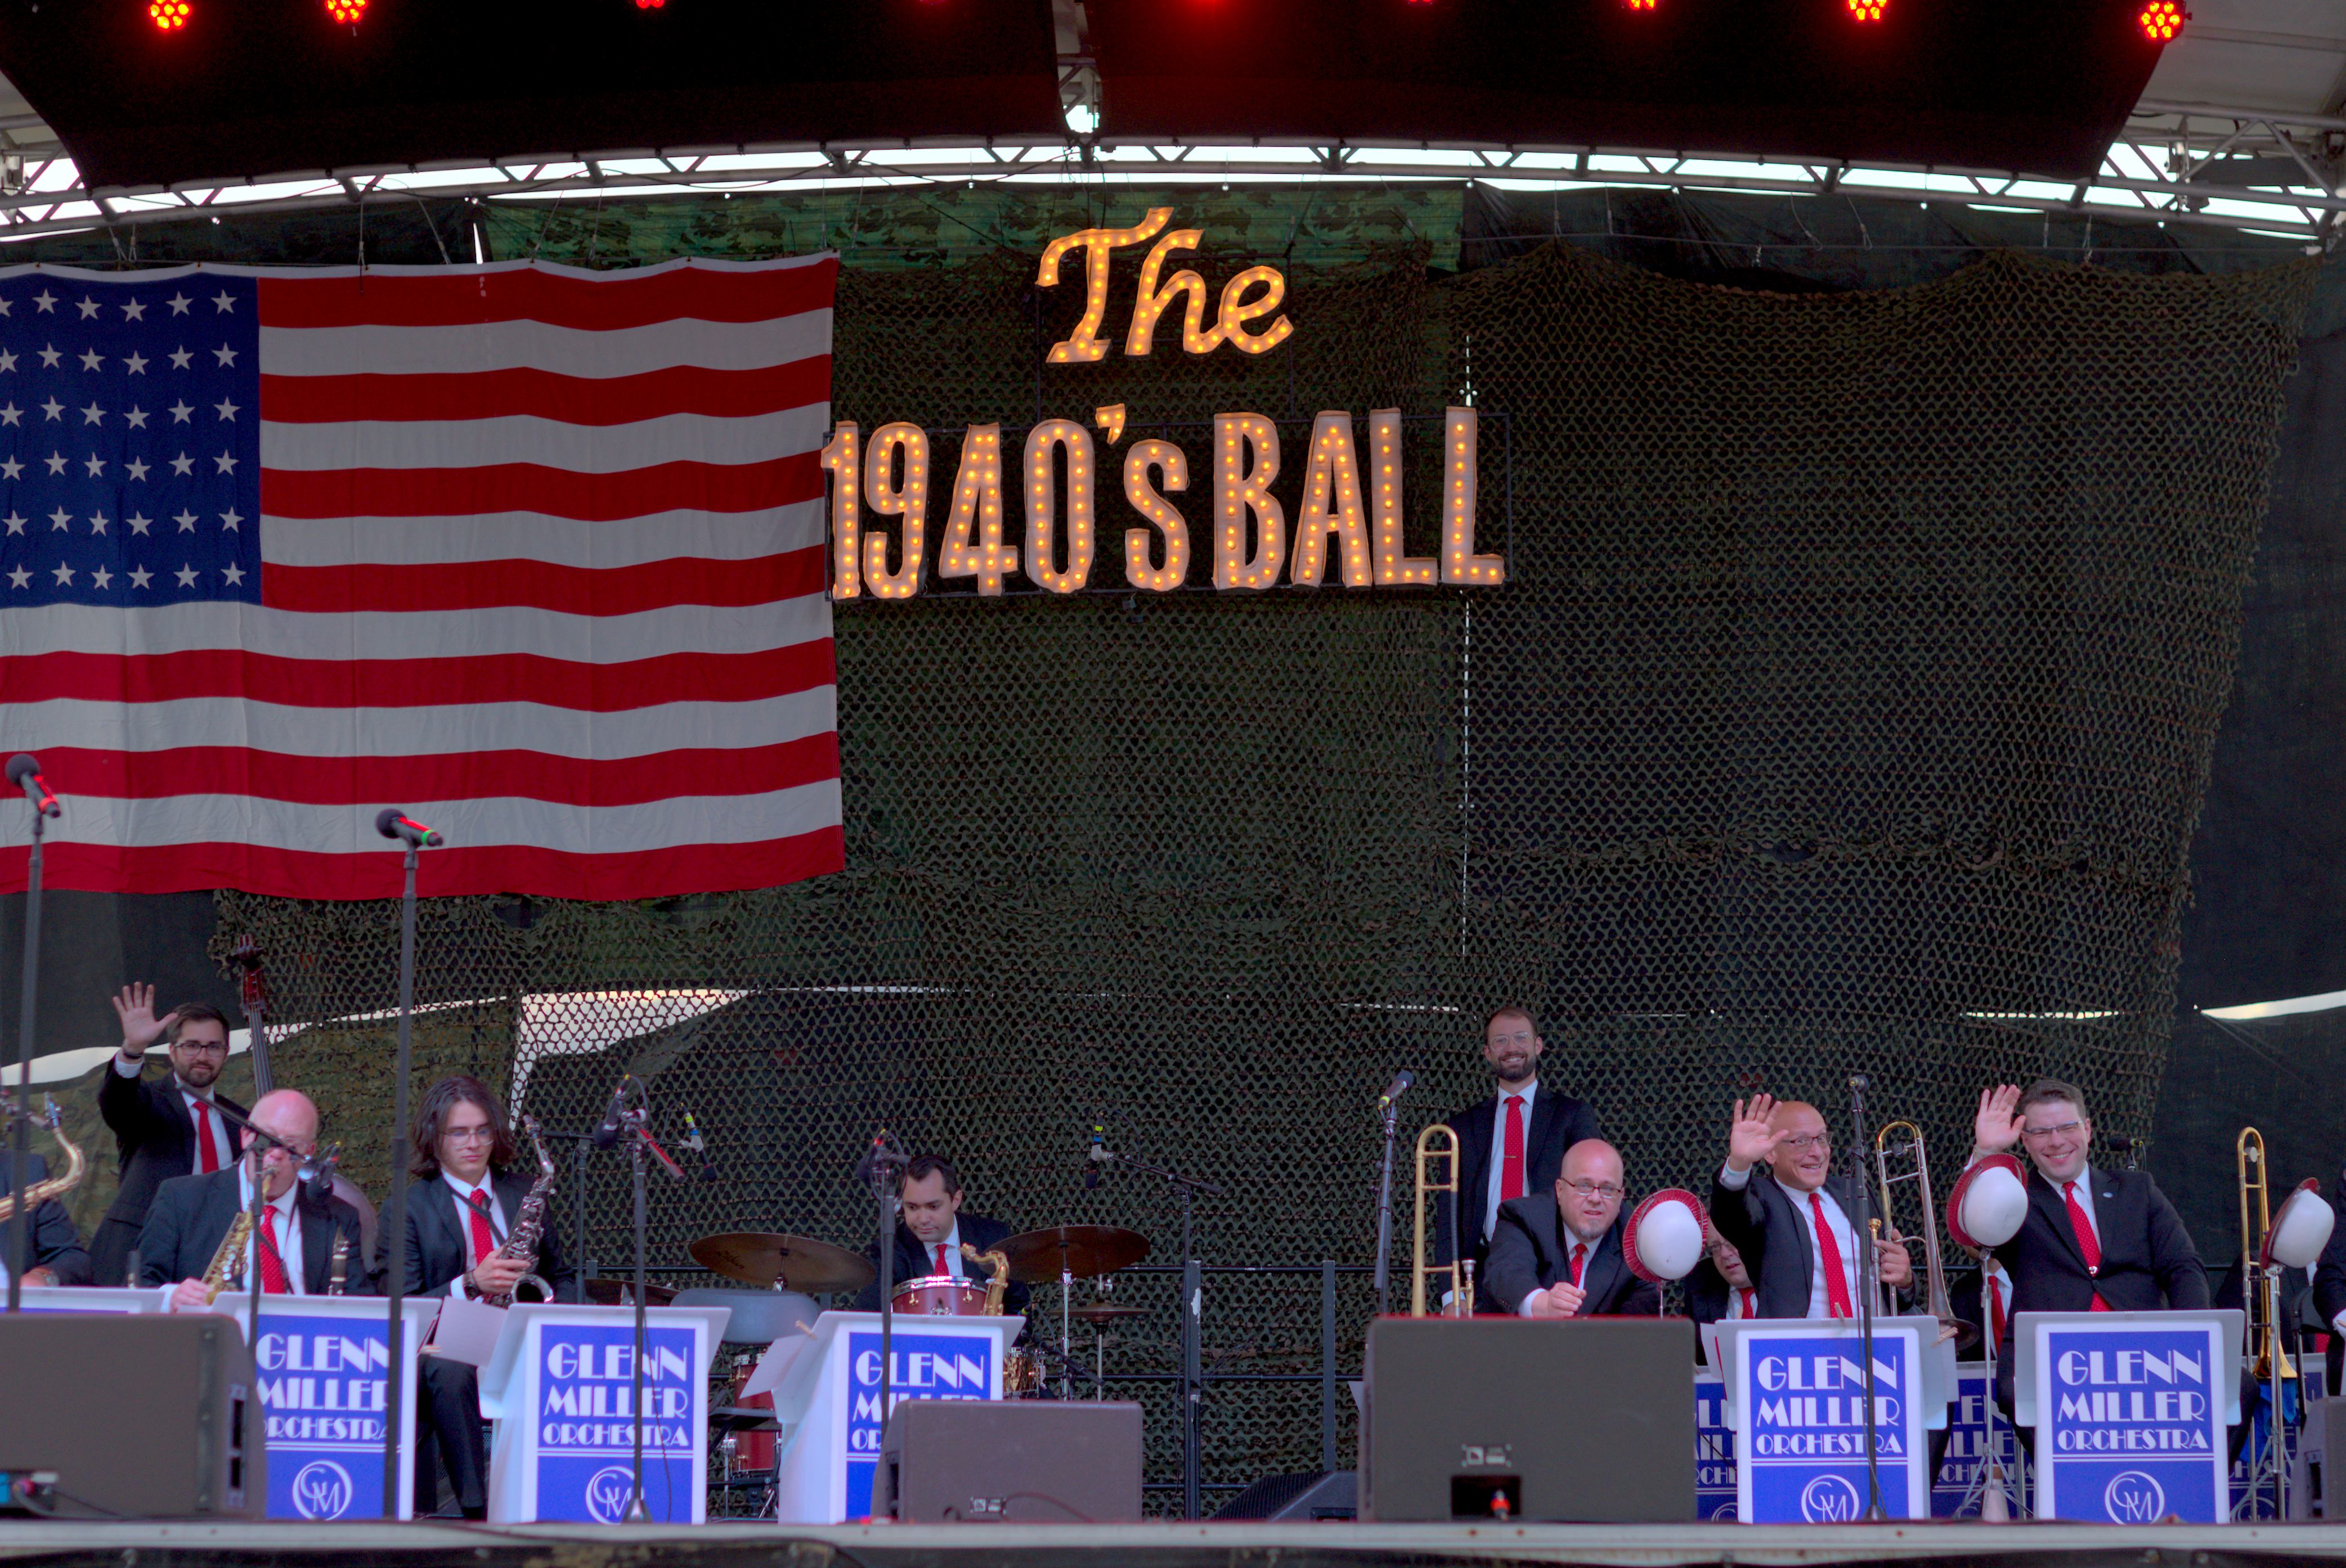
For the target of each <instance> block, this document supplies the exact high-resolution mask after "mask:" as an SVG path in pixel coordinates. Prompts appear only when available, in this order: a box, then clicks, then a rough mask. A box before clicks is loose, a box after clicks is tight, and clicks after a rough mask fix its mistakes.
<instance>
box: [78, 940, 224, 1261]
mask: <svg viewBox="0 0 2346 1568" xmlns="http://www.w3.org/2000/svg"><path fill="white" fill-rule="evenodd" d="M113 1002H114V1012H115V1016H116V1017H117V1018H118V1019H120V1020H121V1023H122V1049H121V1051H120V1052H119V1053H118V1054H117V1055H116V1056H115V1058H114V1064H113V1067H114V1070H113V1071H112V1072H110V1073H108V1074H106V1076H105V1079H104V1081H103V1082H102V1083H101V1084H99V1086H98V1091H97V1110H98V1115H101V1116H103V1117H104V1118H105V1119H106V1125H107V1126H108V1127H111V1128H112V1129H113V1130H114V1142H115V1146H116V1147H117V1150H119V1152H120V1159H121V1166H120V1169H121V1173H122V1185H121V1186H120V1187H119V1188H118V1189H117V1191H116V1193H115V1195H114V1202H113V1204H112V1205H111V1206H110V1207H108V1208H107V1211H106V1217H105V1218H104V1219H103V1220H101V1221H100V1222H99V1223H98V1227H97V1235H96V1236H94V1237H91V1238H90V1247H89V1252H90V1264H91V1268H92V1271H93V1272H94V1273H95V1274H96V1276H97V1283H98V1284H100V1285H121V1284H124V1283H126V1276H128V1273H129V1264H130V1254H131V1251H132V1249H133V1248H135V1247H137V1246H138V1233H139V1231H140V1229H141V1228H143V1227H145V1225H146V1223H147V1211H148V1207H151V1206H152V1205H153V1203H154V1201H155V1194H156V1190H157V1189H158V1188H159V1187H160V1186H162V1185H163V1184H164V1183H165V1182H167V1181H168V1180H170V1179H171V1178H172V1177H173V1176H202V1175H204V1174H206V1173H207V1172H210V1171H220V1170H226V1169H227V1168H228V1167H229V1166H231V1165H233V1164H235V1163H236V1151H237V1146H238V1145H237V1138H236V1135H235V1131H234V1129H233V1128H232V1127H231V1126H230V1125H229V1121H228V1118H227V1117H225V1116H223V1115H220V1114H219V1109H218V1107H220V1106H225V1107H227V1108H228V1109H229V1110H230V1111H231V1112H234V1113H236V1114H237V1115H243V1114H244V1107H243V1106H242V1105H238V1104H237V1103H236V1102H235V1101H233V1100H231V1099H229V1098H228V1097H226V1096H225V1095H219V1094H218V1093H217V1092H216V1091H217V1089H218V1087H219V1075H220V1069H221V1068H223V1067H225V1066H226V1065H227V1064H228V1020H227V1019H226V1018H225V1017H223V1016H221V1014H220V1012H219V1009H218V1008H215V1007H208V1006H206V1005H204V1004H203V1003H186V1004H184V1005H182V1006H180V1007H178V1008H175V1009H173V1010H172V1011H171V1012H169V1013H165V1014H163V1015H162V1016H161V1017H160V1018H158V1017H157V1016H156V1015H155V988H154V987H153V986H151V985H140V984H138V983H132V984H129V985H126V986H124V987H123V988H122V990H121V992H120V993H118V994H117V995H116V996H115V997H114V998H113ZM166 1033H168V1034H169V1035H170V1038H171V1044H170V1058H171V1072H170V1075H169V1076H168V1077H163V1078H148V1077H146V1076H145V1075H144V1074H143V1069H144V1067H145V1064H146V1061H147V1048H148V1046H150V1045H152V1044H155V1042H156V1041H158V1040H160V1039H161V1038H163V1036H164V1035H165V1034H166Z"/></svg>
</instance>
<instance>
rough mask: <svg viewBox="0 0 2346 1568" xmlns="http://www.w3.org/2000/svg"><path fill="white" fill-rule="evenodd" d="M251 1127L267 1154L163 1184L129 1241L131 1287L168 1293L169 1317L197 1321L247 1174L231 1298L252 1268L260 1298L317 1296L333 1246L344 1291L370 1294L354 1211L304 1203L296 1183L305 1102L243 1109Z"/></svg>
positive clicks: (288, 1096) (311, 1143)
mask: <svg viewBox="0 0 2346 1568" xmlns="http://www.w3.org/2000/svg"><path fill="white" fill-rule="evenodd" d="M252 1125H254V1126H255V1127H257V1128H259V1129H260V1131H262V1132H264V1133H267V1134H268V1135H270V1139H271V1140H273V1141H272V1142H270V1145H269V1146H268V1147H266V1148H264V1149H260V1150H258V1151H248V1152H247V1153H246V1155H245V1156H244V1157H243V1158H242V1159H240V1160H239V1161H237V1162H236V1163H235V1164H234V1165H231V1166H229V1167H228V1168H227V1169H226V1170H217V1171H208V1172H206V1173H204V1174H203V1175H200V1176H173V1177H172V1178H171V1179H170V1180H169V1181H167V1182H165V1183H164V1184H163V1185H162V1186H160V1187H159V1188H158V1189H157V1190H156V1193H155V1203H154V1206H153V1207H152V1208H151V1209H150V1210H149V1211H148V1216H147V1225H146V1228H145V1229H143V1230H142V1231H141V1232H140V1233H139V1237H138V1268H139V1277H140V1283H141V1284H144V1285H148V1286H157V1285H168V1286H170V1287H171V1298H170V1308H171V1310H172V1311H174V1312H184V1311H191V1310H192V1311H201V1310H202V1309H203V1308H204V1306H205V1298H206V1297H207V1296H208V1295H209V1287H208V1286H206V1285H205V1284H204V1279H203V1276H204V1270H205V1269H206V1268H209V1266H210V1264H211V1260H212V1255H213V1254H214V1253H215V1252H217V1251H219V1245H220V1243H221V1242H222V1241H224V1240H226V1239H227V1237H228V1233H229V1227H230V1226H232V1225H234V1224H235V1223H236V1217H237V1216H238V1215H239V1214H241V1213H246V1212H249V1211H250V1208H251V1207H252V1184H253V1181H254V1178H255V1175H256V1170H257V1174H258V1176H259V1179H260V1184H261V1199H262V1204H263V1207H262V1209H261V1218H260V1225H259V1226H257V1227H255V1228H254V1231H253V1234H252V1235H251V1236H250V1237H249V1238H248V1239H247V1240H246V1242H245V1244H244V1256H243V1257H241V1258H240V1259H238V1260H237V1262H236V1266H235V1267H234V1268H232V1269H231V1270H230V1278H231V1279H233V1280H235V1281H237V1282H238V1286H237V1288H245V1285H246V1282H249V1281H250V1278H252V1277H251V1275H250V1274H249V1273H247V1272H246V1271H247V1270H248V1269H252V1268H258V1269H259V1270H260V1290H261V1294H263V1295H265V1296H322V1295H324V1294H325V1293H326V1288H327V1286H328V1285H329V1284H330V1283H331V1280H332V1278H333V1257H334V1243H335V1240H336V1238H337V1237H340V1238H341V1239H342V1244H343V1250H342V1268H343V1289H344V1291H345V1292H346V1293H347V1294H350V1295H352V1296H372V1294H374V1280H373V1276H372V1273H371V1272H370V1271H369V1270H368V1268H367V1267H366V1262H365V1259H364V1257H362V1255H361V1251H360V1243H359V1211H358V1210H357V1209H354V1208H352V1207H351V1206H350V1205H349V1204H347V1203H344V1202H343V1201H342V1199H341V1198H338V1197H331V1196H328V1197H324V1198H320V1197H317V1196H313V1195H311V1193H310V1191H309V1190H308V1189H307V1188H306V1187H304V1186H302V1184H301V1182H300V1181H299V1180H297V1179H296V1176H297V1174H298V1172H299V1169H300V1166H301V1160H302V1157H303V1156H306V1155H308V1154H309V1153H310V1152H311V1150H312V1149H314V1148H316V1147H317V1144H318V1107H317V1106H315V1105H311V1103H310V1097H309V1096H308V1095H303V1094H300V1093H298V1092H296V1091H294V1090H291V1089H277V1090H273V1091H271V1092H270V1093H269V1094H266V1095H261V1096H260V1100H259V1102H258V1103H256V1104H255V1105H253V1107H252ZM256 1141H257V1140H256Z"/></svg>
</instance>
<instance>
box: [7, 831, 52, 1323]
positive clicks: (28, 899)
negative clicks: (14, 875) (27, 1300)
mask: <svg viewBox="0 0 2346 1568" xmlns="http://www.w3.org/2000/svg"><path fill="white" fill-rule="evenodd" d="M48 819H49V814H48V813H47V812H46V811H45V810H43V809H41V808H40V807H38V806H35V807H34V808H33V846H32V853H31V854H30V856H29V857H28V858H27V859H26V862H25V978H24V983H23V984H22V986H21V987H20V989H19V991H18V993H17V994H18V995H19V996H21V997H22V998H23V1000H22V1001H21V1002H19V1003H17V1006H16V1110H17V1112H18V1114H17V1115H13V1116H11V1117H10V1118H9V1121H10V1124H11V1125H10V1126H9V1130H8V1190H9V1191H10V1192H12V1193H14V1194H15V1195H16V1212H15V1214H13V1215H11V1216H10V1217H9V1218H8V1310H9V1311H11V1312H15V1311H18V1310H20V1309H21V1308H22V1306H23V1292H24V1288H25V1266H26V1264H27V1263H28V1262H30V1261H31V1259H32V1256H33V1231H32V1215H31V1212H30V1211H31V1209H32V1207H33V1206H32V1205H31V1204H29V1203H26V1201H25V1189H26V1187H27V1186H31V1185H32V1184H31V1183H30V1182H28V1181H26V1176H27V1175H29V1174H30V1172H31V1171H32V1168H33V1149H32V1145H31V1144H30V1143H28V1142H27V1141H26V1139H27V1137H28V1133H27V1131H26V1125H25V1123H26V1118H27V1117H29V1116H30V1115H32V1114H33V1003H34V999H35V996H36V993H37V992H38V991H39V989H40V983H41V836H42V830H43V829H44V828H45V827H46V826H47V824H48Z"/></svg>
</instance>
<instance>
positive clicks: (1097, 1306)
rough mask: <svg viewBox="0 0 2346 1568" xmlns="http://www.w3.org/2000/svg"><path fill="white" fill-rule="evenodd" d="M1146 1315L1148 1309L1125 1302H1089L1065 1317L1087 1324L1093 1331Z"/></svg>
mask: <svg viewBox="0 0 2346 1568" xmlns="http://www.w3.org/2000/svg"><path fill="white" fill-rule="evenodd" d="M1147 1315H1148V1308H1146V1307H1135V1306H1133V1305H1132V1304H1131V1303H1130V1302H1127V1301H1089V1302H1086V1303H1085V1304H1084V1305H1083V1306H1081V1307H1078V1308H1075V1309H1074V1310H1073V1311H1071V1312H1069V1313H1068V1314H1067V1316H1068V1317H1070V1318H1075V1319H1080V1320H1081V1321H1083V1322H1086V1323H1088V1324H1090V1325H1091V1326H1092V1327H1093V1328H1095V1329H1105V1328H1107V1326H1108V1325H1109V1324H1111V1323H1113V1322H1115V1321H1116V1320H1117V1319H1119V1318H1141V1317H1146V1316H1147Z"/></svg>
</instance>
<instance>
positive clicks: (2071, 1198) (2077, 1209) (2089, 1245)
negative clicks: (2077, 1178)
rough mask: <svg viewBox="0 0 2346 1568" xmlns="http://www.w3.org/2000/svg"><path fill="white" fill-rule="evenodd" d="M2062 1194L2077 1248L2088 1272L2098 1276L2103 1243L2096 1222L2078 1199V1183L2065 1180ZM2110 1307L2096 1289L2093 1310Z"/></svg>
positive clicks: (2100, 1267)
mask: <svg viewBox="0 0 2346 1568" xmlns="http://www.w3.org/2000/svg"><path fill="white" fill-rule="evenodd" d="M2061 1196H2062V1197H2063V1198H2065V1199H2066V1200H2067V1202H2068V1205H2069V1228H2070V1229H2071V1230H2072V1231H2074V1232H2076V1237H2077V1250H2078V1251H2079V1252H2081V1253H2083V1254H2085V1257H2086V1273H2087V1274H2091V1275H2096V1276H2098V1275H2099V1274H2100V1273H2101V1271H2102V1243H2101V1239H2100V1238H2099V1237H2096V1235H2095V1234H2094V1222H2093V1221H2092V1220H2090V1219H2088V1218H2086V1206H2085V1205H2084V1204H2082V1203H2079V1202H2078V1201H2077V1184H2076V1182H2073V1181H2065V1182H2063V1183H2062V1184H2061ZM2109 1309H2110V1304H2109V1303H2108V1302H2106V1301H2105V1300H2103V1299H2102V1293H2101V1292H2100V1291H2098V1290H2096V1291H2095V1292H2094V1305H2093V1308H2092V1310H2094V1311H2096V1312H2106V1311H2108V1310H2109Z"/></svg>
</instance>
